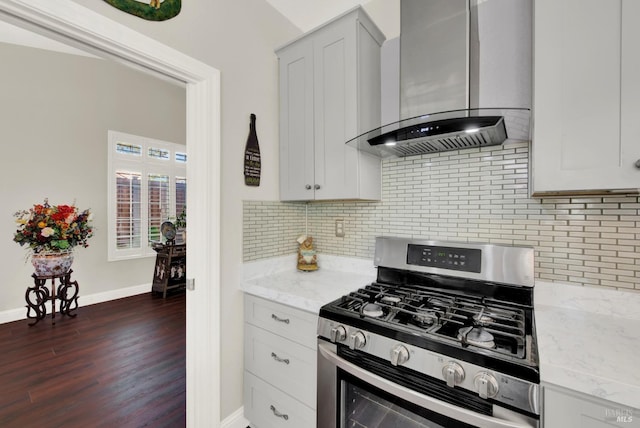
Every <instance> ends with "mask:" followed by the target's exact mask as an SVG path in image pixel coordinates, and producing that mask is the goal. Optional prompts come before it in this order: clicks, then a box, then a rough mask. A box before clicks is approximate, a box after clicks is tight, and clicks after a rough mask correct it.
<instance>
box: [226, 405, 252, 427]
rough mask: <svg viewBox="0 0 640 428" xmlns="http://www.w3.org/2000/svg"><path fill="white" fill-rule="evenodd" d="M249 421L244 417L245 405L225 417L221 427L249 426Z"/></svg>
mask: <svg viewBox="0 0 640 428" xmlns="http://www.w3.org/2000/svg"><path fill="white" fill-rule="evenodd" d="M248 426H249V421H248V420H246V419H245V418H244V406H243V407H240V408H239V409H238V410H236V411H235V412H233V413H232V414H230V415H229V416H227V417H226V418H224V420H223V421H222V422H221V423H220V428H247V427H248Z"/></svg>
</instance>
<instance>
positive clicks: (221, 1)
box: [74, 0, 300, 418]
mask: <svg viewBox="0 0 640 428" xmlns="http://www.w3.org/2000/svg"><path fill="white" fill-rule="evenodd" d="M74 1H76V2H77V3H79V4H81V5H82V6H84V7H87V8H90V9H93V10H94V11H96V12H98V13H101V14H103V15H105V16H107V17H109V18H112V19H114V20H116V21H118V22H120V23H122V24H124V25H127V26H129V27H131V28H133V29H134V30H136V31H138V32H140V33H143V34H146V35H148V36H150V37H153V38H155V39H157V40H158V41H159V42H161V43H164V44H166V45H168V46H170V47H173V48H175V49H177V50H180V51H182V52H184V53H185V54H187V55H189V56H192V57H194V58H196V59H198V60H200V61H202V62H204V63H206V64H209V65H211V66H213V67H215V68H217V69H219V70H220V71H221V82H222V91H221V92H222V106H221V107H222V108H221V110H222V171H221V175H222V183H223V188H222V204H221V206H222V225H221V230H222V261H221V266H222V267H223V269H222V272H220V276H221V284H222V291H221V294H222V295H221V309H222V311H221V314H220V316H221V327H222V329H221V332H222V346H221V347H222V355H221V391H222V393H221V397H222V402H221V415H222V417H223V418H225V417H226V416H228V415H230V414H231V413H233V412H234V411H236V410H237V409H238V408H239V407H240V406H242V365H243V359H242V354H243V331H242V327H243V325H242V324H243V308H242V293H240V292H239V291H238V289H237V287H238V283H239V280H240V267H241V264H242V200H244V199H251V200H277V199H278V84H277V82H278V80H277V70H278V69H277V58H276V55H275V53H274V48H275V47H277V46H279V45H281V44H283V43H285V42H286V41H288V40H290V39H291V38H293V37H295V36H297V35H299V33H300V31H299V30H298V29H297V28H296V27H294V26H293V25H292V24H291V23H290V22H289V21H287V20H286V19H285V18H284V17H283V16H282V15H280V14H279V13H278V12H276V11H275V10H274V9H273V8H272V7H271V6H270V5H268V4H267V3H266V2H265V1H264V0H241V1H236V0H207V1H201V0H197V1H183V4H182V11H181V12H180V14H179V15H178V16H177V17H175V18H173V19H170V20H168V21H163V22H150V21H145V20H142V19H140V18H137V17H134V16H132V15H128V14H126V13H124V12H121V11H119V10H117V9H115V8H113V7H111V6H110V5H109V4H107V3H106V2H102V1H97V2H87V1H85V0H74ZM251 113H255V114H256V116H257V124H256V128H257V134H258V139H259V142H260V149H261V154H262V179H261V184H260V187H258V188H251V187H247V186H245V185H244V176H243V169H242V166H243V152H244V144H245V142H246V139H247V135H248V133H249V115H250V114H251Z"/></svg>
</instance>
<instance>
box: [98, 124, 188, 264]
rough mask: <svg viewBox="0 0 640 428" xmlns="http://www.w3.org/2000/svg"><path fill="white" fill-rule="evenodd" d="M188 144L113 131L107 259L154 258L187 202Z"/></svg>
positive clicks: (110, 140) (110, 147)
mask: <svg viewBox="0 0 640 428" xmlns="http://www.w3.org/2000/svg"><path fill="white" fill-rule="evenodd" d="M186 167H187V155H186V153H185V146H183V145H179V144H174V143H169V142H166V141H159V140H154V139H151V138H146V137H140V136H136V135H130V134H124V133H121V132H116V131H109V201H108V205H109V260H123V259H130V258H137V257H149V256H155V252H154V251H153V249H152V248H151V245H152V243H153V242H159V241H161V240H162V236H161V233H160V225H161V224H162V223H163V222H165V221H167V220H171V221H174V220H175V218H176V216H177V215H178V214H180V213H181V212H182V209H183V207H185V204H186V194H187V180H186V178H185V177H186Z"/></svg>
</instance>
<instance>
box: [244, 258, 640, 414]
mask: <svg viewBox="0 0 640 428" xmlns="http://www.w3.org/2000/svg"><path fill="white" fill-rule="evenodd" d="M318 261H319V263H318V264H319V267H320V269H318V271H315V272H299V271H297V270H296V269H295V266H296V256H295V255H291V256H285V257H277V258H271V259H263V260H259V261H256V262H249V263H245V264H244V265H243V280H242V283H241V287H240V288H241V290H242V291H244V292H246V293H249V294H252V295H255V296H258V297H262V298H265V299H269V300H273V301H275V302H278V303H282V304H286V305H289V306H293V307H296V308H298V309H303V310H306V311H309V312H313V313H316V314H317V313H318V311H319V310H320V307H321V306H322V305H324V304H325V303H329V302H331V301H333V300H335V299H337V298H339V297H340V296H342V295H344V294H348V293H349V292H352V291H354V290H356V289H357V288H359V287H362V286H364V285H366V284H369V283H370V282H372V281H373V280H375V278H376V269H375V267H374V266H373V263H372V261H371V260H366V259H358V258H349V257H338V256H330V255H322V254H319V255H318ZM534 293H535V304H534V306H535V321H536V330H537V340H538V355H539V359H540V377H541V381H542V382H543V383H550V384H554V385H558V386H561V387H564V388H567V389H571V390H574V391H577V392H581V393H584V394H588V395H593V396H595V397H598V398H602V399H606V400H610V401H613V402H616V403H619V404H622V405H626V406H631V407H633V408H640V293H632V292H623V291H616V290H608V289H603V288H594V287H580V286H575V285H565V284H559V283H549V282H544V281H536V284H535V288H534Z"/></svg>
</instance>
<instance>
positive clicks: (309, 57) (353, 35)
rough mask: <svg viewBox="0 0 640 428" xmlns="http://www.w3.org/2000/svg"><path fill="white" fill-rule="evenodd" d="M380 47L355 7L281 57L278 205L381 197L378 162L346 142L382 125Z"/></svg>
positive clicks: (372, 28)
mask: <svg viewBox="0 0 640 428" xmlns="http://www.w3.org/2000/svg"><path fill="white" fill-rule="evenodd" d="M383 41H384V35H383V34H382V33H381V32H380V30H379V29H378V28H377V27H376V26H375V24H374V23H373V22H372V21H371V20H370V18H369V17H368V16H367V15H366V13H365V12H364V10H362V9H361V8H359V7H358V8H355V9H352V10H351V11H349V12H347V13H345V14H343V15H341V16H340V17H338V18H336V19H334V20H332V21H331V22H329V23H327V24H325V25H323V26H321V27H319V28H317V29H315V30H313V31H311V32H309V33H307V34H304V35H303V36H302V37H300V38H298V39H296V40H294V41H293V42H291V43H289V44H287V45H285V46H283V47H281V48H279V49H278V50H277V51H276V53H277V55H278V59H279V64H280V199H281V200H285V201H294V200H331V199H367V200H377V199H380V195H381V171H380V159H379V158H376V157H373V156H371V155H369V154H367V153H361V152H358V151H357V150H356V149H354V148H352V147H348V146H346V145H345V142H346V141H347V140H349V139H351V138H354V137H356V136H357V135H359V134H361V133H363V132H366V131H369V130H370V129H372V128H375V127H378V126H380V47H381V45H382V43H383Z"/></svg>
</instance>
